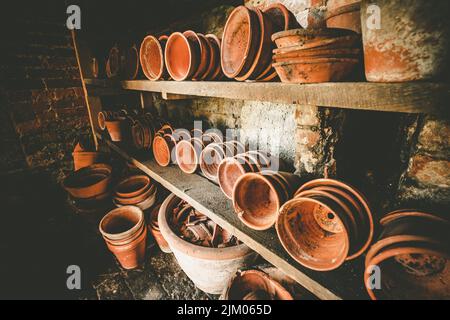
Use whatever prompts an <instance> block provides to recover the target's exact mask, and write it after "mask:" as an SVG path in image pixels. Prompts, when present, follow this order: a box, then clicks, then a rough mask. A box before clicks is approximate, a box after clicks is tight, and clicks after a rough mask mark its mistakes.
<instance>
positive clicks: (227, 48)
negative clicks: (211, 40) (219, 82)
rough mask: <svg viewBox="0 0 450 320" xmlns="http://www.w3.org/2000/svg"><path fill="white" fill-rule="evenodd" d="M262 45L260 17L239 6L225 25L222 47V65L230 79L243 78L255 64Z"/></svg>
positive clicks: (252, 11)
mask: <svg viewBox="0 0 450 320" xmlns="http://www.w3.org/2000/svg"><path fill="white" fill-rule="evenodd" d="M259 43H260V26H259V21H258V15H257V14H256V12H255V11H254V10H251V9H248V8H246V7H245V6H239V7H237V8H236V9H234V10H233V12H232V13H231V14H230V16H229V17H228V20H227V22H226V25H225V29H224V32H223V38H222V47H221V65H222V70H223V73H224V74H225V75H226V76H227V77H228V78H235V77H242V76H243V75H244V74H246V73H247V72H248V70H249V69H250V67H251V66H252V64H253V61H254V57H255V56H256V53H257V52H258V47H259Z"/></svg>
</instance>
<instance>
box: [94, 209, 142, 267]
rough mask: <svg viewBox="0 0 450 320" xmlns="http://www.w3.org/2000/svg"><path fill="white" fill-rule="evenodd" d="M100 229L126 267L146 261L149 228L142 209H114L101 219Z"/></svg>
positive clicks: (136, 265) (107, 242)
mask: <svg viewBox="0 0 450 320" xmlns="http://www.w3.org/2000/svg"><path fill="white" fill-rule="evenodd" d="M99 229H100V233H101V234H102V236H103V239H104V240H105V242H106V245H107V246H108V249H109V250H110V251H111V252H112V253H113V254H114V255H115V256H116V258H117V260H118V261H119V263H120V265H121V266H122V267H123V268H124V269H134V268H137V267H138V266H139V265H140V264H141V263H142V262H143V261H144V259H145V248H146V240H147V228H146V226H145V219H144V213H143V212H142V210H141V209H139V208H138V207H134V206H125V207H121V208H118V209H115V210H112V211H110V212H109V213H108V214H106V215H105V216H104V217H103V219H102V220H101V221H100V225H99Z"/></svg>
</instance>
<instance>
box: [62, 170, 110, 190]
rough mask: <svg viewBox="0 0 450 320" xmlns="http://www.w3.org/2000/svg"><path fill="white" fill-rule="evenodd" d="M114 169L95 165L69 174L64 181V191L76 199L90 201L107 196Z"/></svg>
mask: <svg viewBox="0 0 450 320" xmlns="http://www.w3.org/2000/svg"><path fill="white" fill-rule="evenodd" d="M111 172H112V168H111V166H109V165H106V164H94V165H91V166H88V167H84V168H82V169H79V170H77V171H74V172H72V173H71V174H69V175H68V176H67V177H66V178H65V179H64V181H63V187H64V189H65V190H66V191H67V192H69V193H70V195H71V196H72V197H74V198H76V199H88V198H93V197H97V196H99V195H103V194H107V193H108V191H109V190H110V187H111Z"/></svg>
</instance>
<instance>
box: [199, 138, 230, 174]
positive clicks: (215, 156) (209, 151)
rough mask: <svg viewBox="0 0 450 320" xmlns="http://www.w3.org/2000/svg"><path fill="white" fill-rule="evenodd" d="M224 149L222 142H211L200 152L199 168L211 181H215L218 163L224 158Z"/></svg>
mask: <svg viewBox="0 0 450 320" xmlns="http://www.w3.org/2000/svg"><path fill="white" fill-rule="evenodd" d="M225 156H226V151H225V146H224V144H223V143H222V144H218V143H212V144H210V145H208V146H207V147H206V148H205V149H204V150H203V151H202V153H201V154H200V169H201V170H202V173H203V174H204V175H205V177H206V178H208V179H209V180H211V181H217V172H218V169H219V165H220V163H221V162H222V160H223V159H225Z"/></svg>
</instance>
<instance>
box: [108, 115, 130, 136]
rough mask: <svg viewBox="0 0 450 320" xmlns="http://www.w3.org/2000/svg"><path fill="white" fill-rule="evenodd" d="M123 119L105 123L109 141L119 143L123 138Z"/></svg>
mask: <svg viewBox="0 0 450 320" xmlns="http://www.w3.org/2000/svg"><path fill="white" fill-rule="evenodd" d="M125 123H126V122H125V118H118V119H116V120H107V121H105V125H106V129H108V133H109V136H110V137H111V141H114V142H120V141H122V140H123V139H124V136H125V132H124V131H125Z"/></svg>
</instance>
